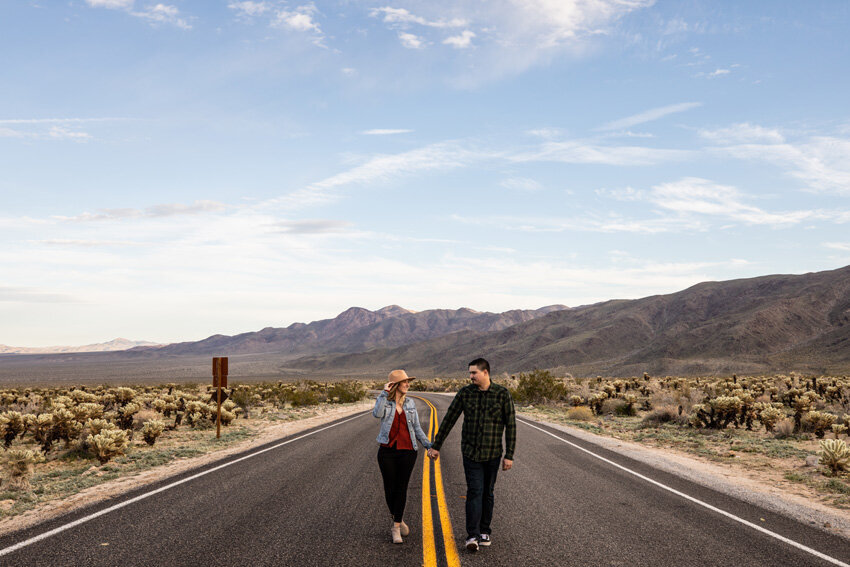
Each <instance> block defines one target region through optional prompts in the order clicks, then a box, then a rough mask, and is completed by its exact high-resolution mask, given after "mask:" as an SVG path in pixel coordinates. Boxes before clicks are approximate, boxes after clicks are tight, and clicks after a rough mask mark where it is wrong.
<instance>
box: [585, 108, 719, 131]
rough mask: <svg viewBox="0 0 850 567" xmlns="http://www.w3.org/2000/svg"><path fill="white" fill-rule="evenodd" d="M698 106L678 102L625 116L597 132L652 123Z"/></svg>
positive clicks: (603, 126)
mask: <svg viewBox="0 0 850 567" xmlns="http://www.w3.org/2000/svg"><path fill="white" fill-rule="evenodd" d="M700 106H702V103H701V102H680V103H678V104H670V105H668V106H661V107H659V108H653V109H650V110H646V111H644V112H641V113H639V114H633V115H632V116H627V117H626V118H620V119H619V120H614V121H612V122H608V123H607V124H604V125H602V126H600V127H599V130H600V131H603V132H607V131H610V130H624V129H628V128H631V127H632V126H637V125H638V124H645V123H647V122H652V121H654V120H658V119H659V118H664V117H665V116H669V115H671V114H677V113H680V112H686V111H688V110H691V109H694V108H698V107H700Z"/></svg>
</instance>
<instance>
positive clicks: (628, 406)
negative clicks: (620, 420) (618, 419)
mask: <svg viewBox="0 0 850 567" xmlns="http://www.w3.org/2000/svg"><path fill="white" fill-rule="evenodd" d="M636 403H637V396H635V395H634V394H626V395H625V396H623V403H622V404H621V405H620V407H619V408H617V415H625V416H634V415H637V408H635V404H636Z"/></svg>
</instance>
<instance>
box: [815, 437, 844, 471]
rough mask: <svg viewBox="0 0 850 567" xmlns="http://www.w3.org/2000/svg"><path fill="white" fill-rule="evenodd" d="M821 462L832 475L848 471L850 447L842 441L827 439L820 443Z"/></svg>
mask: <svg viewBox="0 0 850 567" xmlns="http://www.w3.org/2000/svg"><path fill="white" fill-rule="evenodd" d="M818 455H820V462H821V464H822V465H825V466H826V467H827V468H829V470H830V472H831V473H832V474H838V473H839V472H841V471H843V470H847V467H848V465H850V447H848V446H847V444H846V443H845V442H844V441H842V440H840V439H826V440H824V441H821V442H820V451H819V452H818Z"/></svg>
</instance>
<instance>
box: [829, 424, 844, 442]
mask: <svg viewBox="0 0 850 567" xmlns="http://www.w3.org/2000/svg"><path fill="white" fill-rule="evenodd" d="M842 433H847V426H846V425H844V424H843V423H834V424H833V425H832V434H833V435H835V438H836V439H838V436H839V435H841V434H842Z"/></svg>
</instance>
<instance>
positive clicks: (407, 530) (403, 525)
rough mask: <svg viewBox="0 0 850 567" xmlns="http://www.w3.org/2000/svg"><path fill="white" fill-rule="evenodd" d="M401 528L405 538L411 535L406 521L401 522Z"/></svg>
mask: <svg viewBox="0 0 850 567" xmlns="http://www.w3.org/2000/svg"><path fill="white" fill-rule="evenodd" d="M399 528H400V529H401V535H403V536H404V537H407V536H409V535H410V528H409V527H407V524H405V523H404V520H402V521H401V525H400V526H399Z"/></svg>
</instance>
